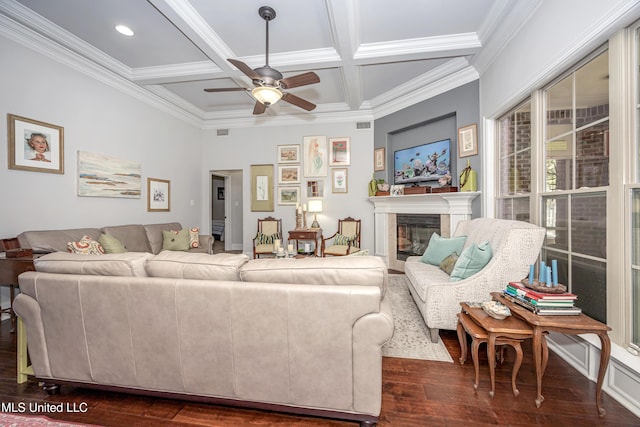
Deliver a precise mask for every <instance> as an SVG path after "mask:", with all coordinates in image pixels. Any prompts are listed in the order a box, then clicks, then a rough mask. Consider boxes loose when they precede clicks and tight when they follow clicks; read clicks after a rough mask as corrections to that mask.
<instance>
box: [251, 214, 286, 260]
mask: <svg viewBox="0 0 640 427" xmlns="http://www.w3.org/2000/svg"><path fill="white" fill-rule="evenodd" d="M277 239H282V220H281V219H276V218H273V217H270V216H269V217H266V218H263V219H258V232H257V233H256V237H254V238H253V257H254V258H260V255H271V256H273V252H274V250H275V245H274V241H275V240H277Z"/></svg>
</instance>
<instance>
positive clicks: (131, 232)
mask: <svg viewBox="0 0 640 427" xmlns="http://www.w3.org/2000/svg"><path fill="white" fill-rule="evenodd" d="M101 230H102V232H103V233H105V234H110V235H112V236H113V237H115V238H116V239H118V240H119V241H120V242H121V243H122V244H123V245H124V247H125V248H127V251H129V252H151V246H150V245H149V240H148V239H147V233H146V232H145V230H144V227H143V226H142V225H141V224H129V225H114V226H108V227H102V228H101Z"/></svg>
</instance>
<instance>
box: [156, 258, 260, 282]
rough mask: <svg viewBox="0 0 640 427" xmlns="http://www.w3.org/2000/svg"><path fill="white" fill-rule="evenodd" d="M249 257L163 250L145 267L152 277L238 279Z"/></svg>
mask: <svg viewBox="0 0 640 427" xmlns="http://www.w3.org/2000/svg"><path fill="white" fill-rule="evenodd" d="M248 259H249V257H248V256H246V255H244V254H226V253H222V254H215V255H209V254H203V253H191V252H176V251H162V252H160V253H159V254H158V255H156V256H154V257H152V258H150V259H149V260H148V261H147V263H146V266H145V268H146V270H147V274H148V275H149V276H151V277H167V278H174V279H205V280H236V281H237V280H240V273H239V272H240V267H241V266H242V265H244V263H246V262H247V260H248Z"/></svg>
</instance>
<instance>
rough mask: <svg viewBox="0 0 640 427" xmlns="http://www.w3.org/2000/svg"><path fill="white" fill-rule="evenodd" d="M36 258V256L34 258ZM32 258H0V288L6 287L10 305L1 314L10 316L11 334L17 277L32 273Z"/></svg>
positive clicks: (14, 324) (14, 322)
mask: <svg viewBox="0 0 640 427" xmlns="http://www.w3.org/2000/svg"><path fill="white" fill-rule="evenodd" d="M36 257H37V256H36ZM33 260H34V257H33V256H29V257H21V258H5V257H4V254H3V258H0V286H7V287H9V289H10V299H11V301H10V305H9V307H8V308H5V309H2V313H9V314H10V316H11V332H12V333H13V332H15V328H16V315H15V313H14V312H13V299H14V298H15V289H16V288H17V287H18V276H19V275H20V274H22V273H24V272H25V271H34V270H35V267H34V266H33Z"/></svg>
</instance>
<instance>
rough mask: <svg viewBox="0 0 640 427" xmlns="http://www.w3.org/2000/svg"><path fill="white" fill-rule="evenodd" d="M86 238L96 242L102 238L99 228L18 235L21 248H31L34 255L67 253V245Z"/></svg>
mask: <svg viewBox="0 0 640 427" xmlns="http://www.w3.org/2000/svg"><path fill="white" fill-rule="evenodd" d="M84 236H89V237H91V238H92V239H94V240H98V238H99V237H100V229H98V228H75V229H70V230H42V231H25V232H22V233H20V234H19V235H18V240H19V241H20V247H23V248H31V249H33V252H34V253H37V254H45V253H49V252H58V251H60V252H66V251H67V243H69V242H78V241H80V239H82V238H83V237H84Z"/></svg>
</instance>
